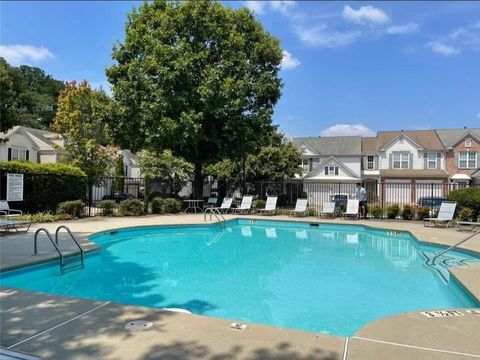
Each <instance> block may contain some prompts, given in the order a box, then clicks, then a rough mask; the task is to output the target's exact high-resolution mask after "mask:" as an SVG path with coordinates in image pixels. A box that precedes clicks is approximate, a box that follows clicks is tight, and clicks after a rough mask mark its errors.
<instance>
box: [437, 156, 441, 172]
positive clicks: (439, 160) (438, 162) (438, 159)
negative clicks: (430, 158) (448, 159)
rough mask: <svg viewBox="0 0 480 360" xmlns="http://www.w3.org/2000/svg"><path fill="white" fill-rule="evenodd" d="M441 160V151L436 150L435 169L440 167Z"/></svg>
mask: <svg viewBox="0 0 480 360" xmlns="http://www.w3.org/2000/svg"><path fill="white" fill-rule="evenodd" d="M441 161H442V153H439V152H437V169H441V168H442V165H441V164H440V163H441Z"/></svg>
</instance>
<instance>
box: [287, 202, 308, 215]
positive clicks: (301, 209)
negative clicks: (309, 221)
mask: <svg viewBox="0 0 480 360" xmlns="http://www.w3.org/2000/svg"><path fill="white" fill-rule="evenodd" d="M307 205H308V200H307V199H297V203H296V204H295V210H293V211H292V212H291V213H290V215H291V216H307Z"/></svg>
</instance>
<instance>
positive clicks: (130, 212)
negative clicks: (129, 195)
mask: <svg viewBox="0 0 480 360" xmlns="http://www.w3.org/2000/svg"><path fill="white" fill-rule="evenodd" d="M118 213H119V214H120V215H121V216H141V215H143V214H144V212H143V204H142V202H141V201H140V200H138V199H128V200H123V201H121V202H120V206H119V208H118Z"/></svg>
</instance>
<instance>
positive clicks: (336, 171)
mask: <svg viewBox="0 0 480 360" xmlns="http://www.w3.org/2000/svg"><path fill="white" fill-rule="evenodd" d="M335 175H338V166H335Z"/></svg>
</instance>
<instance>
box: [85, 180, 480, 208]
mask: <svg viewBox="0 0 480 360" xmlns="http://www.w3.org/2000/svg"><path fill="white" fill-rule="evenodd" d="M148 185H149V186H148V189H149V194H148V195H149V196H148V197H149V199H152V198H154V197H156V196H161V197H165V196H180V197H183V198H190V197H192V196H193V185H192V182H188V183H187V184H186V185H185V186H184V188H183V189H182V190H181V191H180V192H178V193H175V194H174V195H173V191H172V189H171V188H170V187H169V185H168V184H164V183H161V182H158V181H153V182H151V183H150V184H148ZM466 186H471V187H480V184H476V185H463V186H460V185H459V184H453V183H439V182H429V181H422V182H420V181H416V182H412V181H410V182H406V181H405V182H375V181H367V182H365V183H364V187H365V188H366V191H367V201H368V206H369V207H370V208H371V207H373V206H378V207H381V208H384V209H385V208H386V207H388V206H389V205H392V204H398V205H400V206H402V205H406V204H409V205H412V206H428V207H429V208H430V209H432V210H436V209H438V208H439V207H440V205H441V203H442V201H443V200H445V199H446V198H447V196H448V194H449V193H450V192H451V191H452V190H456V189H459V188H461V187H466ZM242 189H243V186H242V185H241V184H238V183H235V182H226V181H215V180H210V181H205V182H204V186H203V195H204V199H205V200H206V199H207V198H208V197H211V196H212V197H213V196H214V197H217V198H218V203H219V204H220V203H221V200H222V199H223V197H225V196H232V197H234V198H235V199H236V202H235V203H239V202H240V200H241V198H242V196H243V194H242ZM355 190H356V185H355V183H344V182H320V181H310V180H303V179H293V180H285V181H254V182H248V183H247V184H246V192H247V194H249V195H254V197H255V199H262V200H264V199H266V198H267V196H268V195H277V196H278V201H277V206H278V207H280V208H293V207H294V206H295V203H296V201H297V199H298V198H307V199H308V204H309V207H310V208H313V209H315V210H316V211H321V210H322V209H323V203H324V202H328V201H334V202H336V203H337V204H342V203H346V201H347V199H348V198H349V197H352V196H353V195H354V194H355ZM144 191H145V179H143V178H114V177H105V178H103V179H102V181H101V183H100V185H96V186H92V187H91V188H90V189H88V190H87V209H86V210H87V211H86V212H87V214H89V215H90V216H95V215H98V214H99V213H100V210H101V209H100V208H99V206H98V205H99V202H100V201H101V200H106V199H110V200H115V203H116V206H117V207H118V204H119V203H120V201H122V200H125V199H129V198H139V199H141V200H143V199H144Z"/></svg>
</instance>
